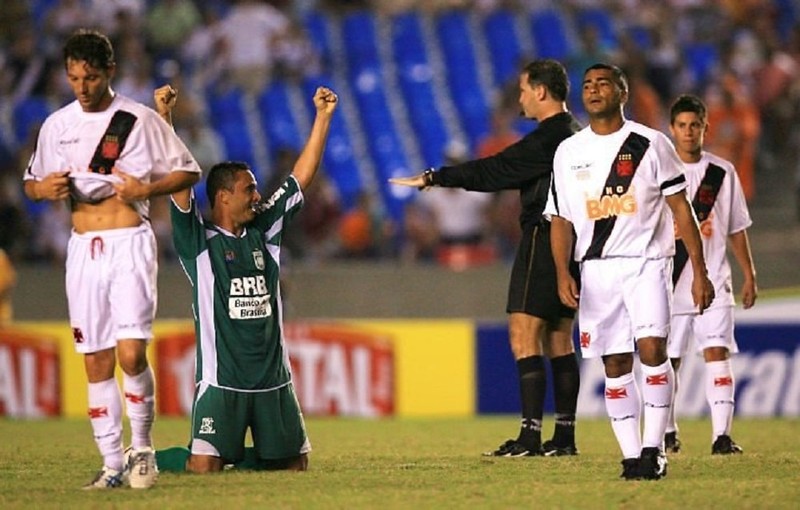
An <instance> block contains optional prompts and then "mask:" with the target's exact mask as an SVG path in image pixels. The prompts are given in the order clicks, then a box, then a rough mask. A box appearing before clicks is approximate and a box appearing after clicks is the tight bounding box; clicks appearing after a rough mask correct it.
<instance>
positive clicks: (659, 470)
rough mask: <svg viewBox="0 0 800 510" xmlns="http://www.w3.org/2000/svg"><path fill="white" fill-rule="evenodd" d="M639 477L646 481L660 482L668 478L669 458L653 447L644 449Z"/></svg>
mask: <svg viewBox="0 0 800 510" xmlns="http://www.w3.org/2000/svg"><path fill="white" fill-rule="evenodd" d="M639 476H641V477H642V478H643V479H645V480H658V479H659V478H663V477H665V476H667V456H666V455H664V452H662V451H661V450H660V449H658V448H655V447H652V446H648V447H646V448H642V457H641V460H640V461H639Z"/></svg>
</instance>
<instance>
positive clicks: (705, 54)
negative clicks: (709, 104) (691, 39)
mask: <svg viewBox="0 0 800 510" xmlns="http://www.w3.org/2000/svg"><path fill="white" fill-rule="evenodd" d="M683 55H684V58H685V60H686V62H687V64H688V66H689V71H690V72H691V73H692V76H693V77H694V80H695V88H697V90H702V89H703V88H704V87H705V85H706V83H707V82H708V79H709V78H710V77H711V74H712V73H713V71H714V69H715V68H716V66H717V65H718V64H719V50H718V48H717V46H716V45H715V44H713V43H710V42H697V43H689V44H685V45H684V47H683Z"/></svg>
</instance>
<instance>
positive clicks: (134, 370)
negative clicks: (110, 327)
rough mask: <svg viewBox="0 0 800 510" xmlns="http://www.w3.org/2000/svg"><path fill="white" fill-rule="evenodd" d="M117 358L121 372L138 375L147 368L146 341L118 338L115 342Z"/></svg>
mask: <svg viewBox="0 0 800 510" xmlns="http://www.w3.org/2000/svg"><path fill="white" fill-rule="evenodd" d="M117 360H118V361H119V366H120V368H121V369H122V371H123V372H125V373H126V374H128V375H131V376H133V375H139V374H141V373H142V372H144V371H145V369H146V368H147V342H145V341H144V340H120V341H119V342H117Z"/></svg>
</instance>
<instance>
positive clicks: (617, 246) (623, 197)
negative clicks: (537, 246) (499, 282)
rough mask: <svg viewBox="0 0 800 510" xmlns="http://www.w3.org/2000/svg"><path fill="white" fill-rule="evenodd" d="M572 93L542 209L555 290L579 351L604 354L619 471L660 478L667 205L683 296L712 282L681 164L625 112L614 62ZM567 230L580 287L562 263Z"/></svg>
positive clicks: (667, 377)
mask: <svg viewBox="0 0 800 510" xmlns="http://www.w3.org/2000/svg"><path fill="white" fill-rule="evenodd" d="M582 98H583V103H584V107H585V109H586V112H587V113H588V115H589V126H588V127H587V128H585V129H583V130H581V131H579V132H578V133H576V134H575V135H573V136H571V137H569V138H567V139H566V140H564V141H563V142H562V143H561V145H559V147H558V149H557V150H556V155H555V159H554V164H553V169H554V177H553V184H552V186H551V193H550V198H549V200H548V205H547V207H546V209H545V212H546V213H549V214H551V215H552V219H553V226H552V228H553V231H552V237H551V242H552V245H553V256H554V259H555V263H556V272H557V274H558V289H559V296H560V298H561V300H562V301H563V302H564V304H566V305H568V306H571V307H577V308H578V313H579V318H578V323H579V325H580V345H581V351H582V353H583V355H584V357H587V358H591V357H598V356H599V357H602V360H603V364H604V367H605V373H606V385H605V386H606V389H605V402H606V410H607V412H608V415H609V417H610V418H611V424H612V428H613V430H614V434H615V436H616V438H617V442H618V443H619V446H620V449H621V450H622V454H623V461H622V465H623V472H622V477H623V478H625V479H638V478H646V479H659V478H661V477H662V476H664V475H665V474H666V457H665V456H664V454H663V451H662V443H663V438H664V430H665V428H666V422H667V417H668V412H669V407H670V406H671V404H672V396H673V372H672V366H671V365H670V363H669V360H668V359H667V352H666V338H667V336H668V334H669V325H670V315H671V296H672V283H671V280H670V277H671V268H672V255H673V254H674V238H673V225H672V219H671V216H670V214H669V211H670V210H671V211H672V214H673V215H674V217H675V221H676V222H677V224H678V225H679V227H680V228H681V231H682V232H685V239H686V245H687V249H688V253H689V256H690V260H691V263H692V265H693V267H694V268H695V269H696V272H695V274H696V275H697V277H696V278H695V281H694V282H693V285H692V294H693V296H694V300H695V304H696V306H698V309H699V310H703V309H705V308H706V307H707V306H708V304H709V303H710V302H711V300H712V299H713V295H714V290H713V287H712V286H711V282H710V281H708V278H707V277H706V276H705V275H706V269H705V261H704V259H703V251H702V246H701V243H700V234H699V232H698V227H697V222H696V220H695V218H694V214H693V212H692V209H691V206H690V204H689V201H688V199H687V198H686V193H685V192H684V189H685V188H686V179H685V176H684V175H683V170H682V166H681V163H680V161H679V160H678V158H677V156H676V155H675V151H674V149H673V147H672V144H671V143H670V142H669V140H668V139H667V138H666V136H664V135H663V134H661V133H659V132H658V131H655V130H653V129H650V128H648V127H646V126H643V125H641V124H638V123H635V122H632V121H630V120H627V119H625V118H624V116H623V114H622V109H623V106H624V104H625V102H626V101H627V99H628V83H627V79H626V77H625V75H624V74H623V72H622V71H621V70H620V69H619V68H618V67H616V66H613V65H608V64H596V65H594V66H591V67H589V68H588V69H587V70H586V72H585V73H584V81H583V92H582ZM573 228H574V231H575V233H576V234H577V239H576V241H575V243H576V244H575V259H576V260H577V261H579V262H580V263H581V287H580V294H578V287H577V284H576V282H575V280H574V279H573V278H572V276H571V275H570V273H569V270H568V263H569V257H570V255H571V253H572V252H571V246H572V239H573ZM579 301H580V306H579V307H578V302H579ZM634 350H638V352H639V357H640V360H641V362H642V372H643V375H644V385H643V387H642V393H641V396H640V393H639V389H638V387H637V384H636V381H635V380H634V377H633V372H632V371H633V352H634ZM642 403H644V430H643V432H642V431H640V425H639V421H640V408H641V406H642Z"/></svg>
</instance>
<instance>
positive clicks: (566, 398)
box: [550, 353, 581, 446]
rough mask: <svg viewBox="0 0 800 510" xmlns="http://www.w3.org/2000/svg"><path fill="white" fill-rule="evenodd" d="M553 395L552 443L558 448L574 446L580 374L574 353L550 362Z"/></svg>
mask: <svg viewBox="0 0 800 510" xmlns="http://www.w3.org/2000/svg"><path fill="white" fill-rule="evenodd" d="M550 367H551V368H552V370H553V389H554V393H555V407H556V414H555V421H556V427H555V432H554V433H553V442H554V443H555V444H557V445H558V446H573V445H575V410H576V409H577V406H578V391H579V390H580V387H581V376H580V374H581V372H580V367H578V358H577V356H576V355H575V353H572V354H567V355H566V356H559V357H558V358H552V359H551V360H550Z"/></svg>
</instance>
